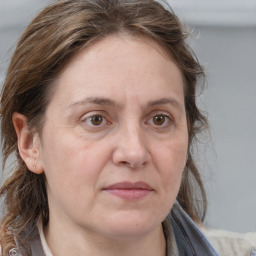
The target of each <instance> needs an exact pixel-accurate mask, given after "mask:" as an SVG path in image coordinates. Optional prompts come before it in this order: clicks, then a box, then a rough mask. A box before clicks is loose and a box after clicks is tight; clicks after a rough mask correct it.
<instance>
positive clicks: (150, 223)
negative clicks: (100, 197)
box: [102, 213, 162, 239]
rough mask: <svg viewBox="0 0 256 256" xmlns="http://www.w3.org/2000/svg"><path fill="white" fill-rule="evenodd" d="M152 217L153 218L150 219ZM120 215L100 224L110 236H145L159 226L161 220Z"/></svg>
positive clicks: (134, 215)
mask: <svg viewBox="0 0 256 256" xmlns="http://www.w3.org/2000/svg"><path fill="white" fill-rule="evenodd" d="M152 217H153V218H152ZM152 217H151V216H145V215H140V216H139V215H136V214H131V213H130V214H122V215H120V216H113V217H111V218H108V219H105V221H104V223H102V224H103V225H104V224H105V225H104V227H105V230H106V231H107V232H106V233H108V234H109V235H110V236H112V237H117V238H120V239H122V238H134V237H138V236H142V235H145V234H147V233H150V232H151V231H153V230H155V229H157V228H158V227H159V226H161V223H162V219H161V218H159V219H157V218H156V216H152ZM102 227H103V226H102Z"/></svg>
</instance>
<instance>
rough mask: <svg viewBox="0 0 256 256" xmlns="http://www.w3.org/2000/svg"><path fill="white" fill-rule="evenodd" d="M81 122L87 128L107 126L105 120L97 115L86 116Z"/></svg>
mask: <svg viewBox="0 0 256 256" xmlns="http://www.w3.org/2000/svg"><path fill="white" fill-rule="evenodd" d="M82 121H83V123H84V124H86V126H88V127H102V126H104V125H107V124H108V122H107V119H106V118H105V117H104V116H103V115H99V114H95V115H90V116H86V117H84V118H83V120H82Z"/></svg>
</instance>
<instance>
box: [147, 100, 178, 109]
mask: <svg viewBox="0 0 256 256" xmlns="http://www.w3.org/2000/svg"><path fill="white" fill-rule="evenodd" d="M165 104H170V105H172V106H174V107H177V108H178V109H182V108H183V107H182V104H181V103H180V102H179V101H177V100H176V99H174V98H162V99H159V100H154V101H150V102H149V103H148V106H150V107H153V106H157V105H165Z"/></svg>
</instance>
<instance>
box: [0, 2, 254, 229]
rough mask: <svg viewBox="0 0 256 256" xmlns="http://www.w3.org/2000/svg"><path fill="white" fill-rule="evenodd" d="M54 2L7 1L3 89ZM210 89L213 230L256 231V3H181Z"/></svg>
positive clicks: (0, 9)
mask: <svg viewBox="0 0 256 256" xmlns="http://www.w3.org/2000/svg"><path fill="white" fill-rule="evenodd" d="M49 2H50V0H48V1H47V0H9V1H4V0H0V84H2V82H3V79H4V75H5V71H6V68H7V65H8V62H9V59H10V55H11V53H12V52H13V50H14V47H15V44H16V42H17V38H18V37H19V36H20V34H21V32H22V31H23V30H24V28H25V26H26V25H27V24H28V22H29V21H30V20H31V18H32V17H33V16H34V15H35V14H36V13H37V12H38V11H39V10H40V9H42V7H43V6H44V5H46V4H47V3H49ZM170 2H171V5H172V7H173V9H174V10H175V11H177V13H178V14H179V15H180V17H181V18H182V19H183V20H184V22H186V23H187V24H189V25H190V28H191V30H192V37H191V39H190V42H191V45H192V47H193V49H194V50H195V52H196V53H197V55H198V57H199V60H200V62H201V63H202V64H203V65H204V67H205V69H206V72H207V75H208V83H207V86H206V90H205V91H204V93H203V94H202V95H200V97H199V98H198V100H199V104H201V106H202V108H204V109H205V110H206V111H207V112H208V115H209V120H210V124H211V139H208V140H206V139H203V141H204V144H202V145H201V146H200V147H199V154H198V158H199V164H200V166H201V173H202V176H203V179H204V183H205V186H206V189H207V192H208V198H209V210H208V214H207V220H206V224H207V225H209V226H210V227H213V228H222V229H229V230H232V231H238V232H249V231H253V232H256V217H255V216H256V215H255V213H256V196H255V190H256V185H255V184H256V166H255V159H256V149H255V144H256V135H255V131H256V77H255V74H256V65H255V62H256V20H255V19H256V2H255V1H242V0H241V1H239V0H234V1H232V2H229V1H211V0H205V1H196V0H190V1H186V0H176V1H174V0H173V1H171V0H170Z"/></svg>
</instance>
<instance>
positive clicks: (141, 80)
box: [38, 36, 188, 237]
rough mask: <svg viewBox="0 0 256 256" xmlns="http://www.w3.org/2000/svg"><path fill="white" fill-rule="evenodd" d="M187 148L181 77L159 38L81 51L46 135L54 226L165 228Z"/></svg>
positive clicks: (112, 39)
mask: <svg viewBox="0 0 256 256" xmlns="http://www.w3.org/2000/svg"><path fill="white" fill-rule="evenodd" d="M187 147H188V132H187V121H186V113H185V106H184V94H183V80H182V75H181V73H180V71H179V69H178V67H177V66H176V64H175V63H174V62H173V61H172V60H171V59H170V58H169V57H168V58H167V57H166V54H164V52H163V50H162V49H161V48H160V47H159V46H158V45H157V44H156V43H155V42H153V41H151V40H149V39H146V38H137V39H135V38H133V37H128V36H123V37H120V36H109V37H107V38H105V39H103V40H101V41H99V42H97V43H95V44H93V45H91V46H89V47H87V48H85V49H83V50H81V51H80V52H79V53H78V54H77V55H76V56H75V57H73V58H72V59H71V61H70V62H69V63H68V65H67V66H66V67H65V68H64V70H63V71H62V72H61V74H60V76H59V78H58V79H57V81H56V88H55V91H54V94H53V97H52V100H51V102H50V103H49V105H48V108H47V110H46V116H45V124H44V127H43V130H42V134H41V137H40V149H39V150H40V156H39V160H38V165H40V166H41V168H42V169H43V170H44V173H45V176H46V180H47V192H48V199H49V208H50V220H51V221H53V220H54V221H56V222H57V223H61V225H65V226H66V227H71V228H72V227H73V228H78V229H81V228H82V229H83V230H84V231H90V232H94V233H97V234H101V235H105V236H111V237H115V236H118V237H126V236H131V235H133V236H134V234H138V235H140V234H144V233H146V232H150V231H153V230H155V229H157V228H159V226H160V225H161V222H162V221H163V220H164V219H165V217H166V216H167V214H168V212H169V211H170V209H171V207H172V205H173V203H174V200H175V198H176V196H177V193H178V190H179V187H180V182H181V177H182V172H183V168H184V166H185V161H186V153H187ZM51 221H50V223H51Z"/></svg>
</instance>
